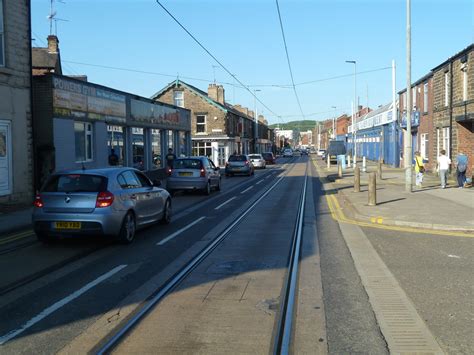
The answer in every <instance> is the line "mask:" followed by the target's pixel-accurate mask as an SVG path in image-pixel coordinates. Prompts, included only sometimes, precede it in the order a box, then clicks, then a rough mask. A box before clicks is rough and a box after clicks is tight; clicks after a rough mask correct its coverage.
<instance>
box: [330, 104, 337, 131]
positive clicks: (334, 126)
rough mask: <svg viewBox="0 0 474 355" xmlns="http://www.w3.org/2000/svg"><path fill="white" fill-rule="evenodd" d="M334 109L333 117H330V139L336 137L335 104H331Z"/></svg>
mask: <svg viewBox="0 0 474 355" xmlns="http://www.w3.org/2000/svg"><path fill="white" fill-rule="evenodd" d="M331 108H333V109H334V117H333V118H332V139H336V108H337V107H336V106H331Z"/></svg>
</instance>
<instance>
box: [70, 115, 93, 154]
mask: <svg viewBox="0 0 474 355" xmlns="http://www.w3.org/2000/svg"><path fill="white" fill-rule="evenodd" d="M76 124H80V125H82V127H83V131H82V132H83V137H84V147H82V148H83V149H84V160H79V159H78V157H77V151H76V146H77V144H76V143H77V142H76V141H75V140H76ZM74 151H75V152H74V153H75V154H74V155H75V162H76V163H88V162H91V161H94V126H93V124H92V123H90V122H84V121H74Z"/></svg>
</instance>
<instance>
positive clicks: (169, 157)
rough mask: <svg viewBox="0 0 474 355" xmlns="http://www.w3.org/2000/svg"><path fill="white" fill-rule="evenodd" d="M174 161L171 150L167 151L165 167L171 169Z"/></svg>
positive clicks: (174, 157)
mask: <svg viewBox="0 0 474 355" xmlns="http://www.w3.org/2000/svg"><path fill="white" fill-rule="evenodd" d="M175 159H176V155H175V154H174V153H173V149H171V148H169V149H168V154H166V165H167V166H168V167H169V168H172V167H173V161H174V160H175Z"/></svg>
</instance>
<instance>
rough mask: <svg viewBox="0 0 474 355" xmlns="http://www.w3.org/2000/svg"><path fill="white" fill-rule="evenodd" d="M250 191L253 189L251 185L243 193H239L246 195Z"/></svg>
mask: <svg viewBox="0 0 474 355" xmlns="http://www.w3.org/2000/svg"><path fill="white" fill-rule="evenodd" d="M251 189H253V185H252V186H249V187H247V188H246V189H245V190H244V191H242V192H241V194H244V193H246V192H247V191H249V190H251Z"/></svg>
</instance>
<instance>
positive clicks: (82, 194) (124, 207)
mask: <svg viewBox="0 0 474 355" xmlns="http://www.w3.org/2000/svg"><path fill="white" fill-rule="evenodd" d="M159 185H160V182H159V181H155V182H154V183H152V182H151V181H150V180H149V179H148V177H146V175H145V174H143V173H142V172H140V171H138V170H137V169H133V168H106V169H94V170H69V171H63V172H58V173H55V174H53V175H52V176H50V177H49V179H48V180H47V181H46V183H45V184H44V186H43V187H42V188H41V190H40V192H39V193H38V194H37V195H36V198H35V201H34V210H33V228H34V231H35V233H36V236H37V237H38V239H39V240H40V241H41V242H50V241H51V240H53V239H54V238H57V237H61V236H68V235H106V236H113V237H115V238H117V239H118V240H119V241H120V242H122V243H126V244H128V243H131V242H132V241H133V239H134V238H135V232H136V230H137V229H139V228H142V227H144V226H146V225H149V224H151V223H154V222H157V221H162V222H163V223H170V221H171V197H170V195H169V193H168V192H167V191H166V190H165V189H163V188H161V187H159Z"/></svg>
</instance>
